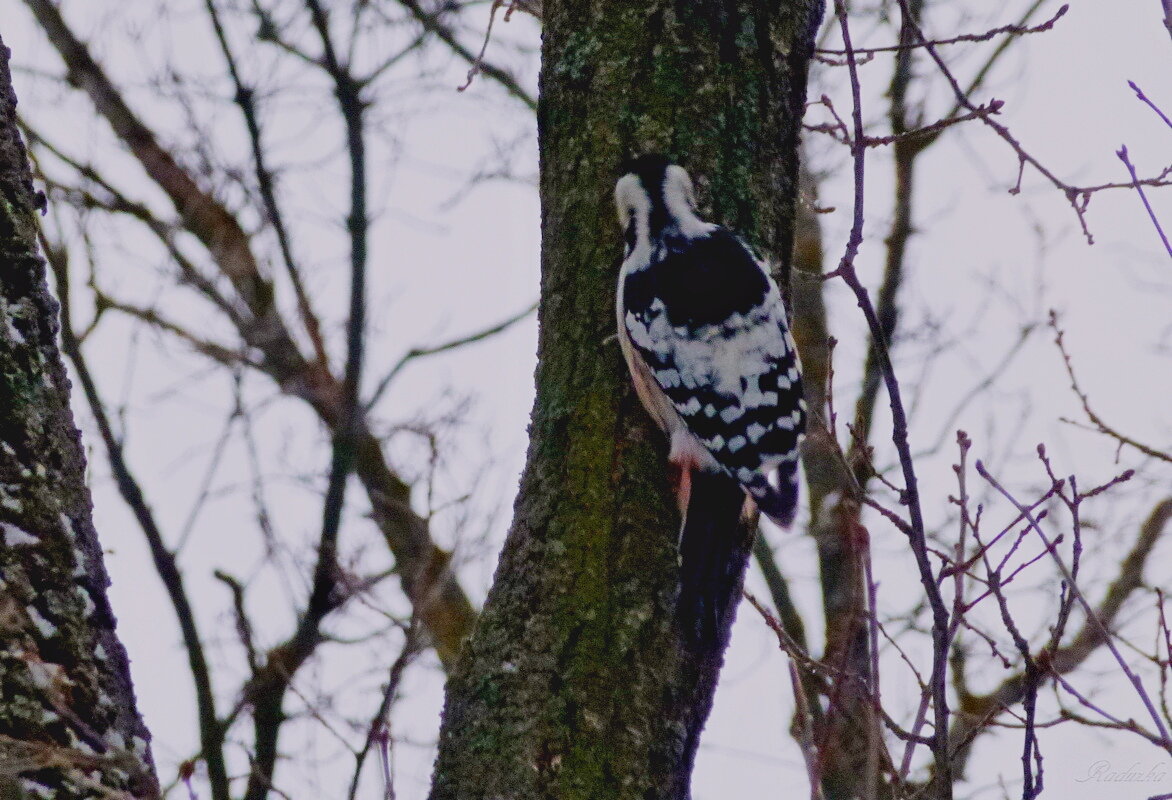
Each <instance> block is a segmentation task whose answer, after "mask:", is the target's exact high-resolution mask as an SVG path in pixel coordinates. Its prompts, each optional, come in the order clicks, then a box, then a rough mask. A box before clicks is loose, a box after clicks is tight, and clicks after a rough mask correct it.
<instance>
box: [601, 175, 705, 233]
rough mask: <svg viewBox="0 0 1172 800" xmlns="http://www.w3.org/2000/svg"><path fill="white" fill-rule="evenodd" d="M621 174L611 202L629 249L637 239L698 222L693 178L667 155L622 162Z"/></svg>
mask: <svg viewBox="0 0 1172 800" xmlns="http://www.w3.org/2000/svg"><path fill="white" fill-rule="evenodd" d="M622 173H623V174H622V177H620V178H619V180H618V183H616V184H615V187H614V200H615V206H616V208H617V209H618V214H619V225H621V226H622V227H623V230H624V232H625V234H626V239H627V245H628V249H630V248H632V247H634V243H635V242H636V241H638V240H639V239H640V238H643V237H647V238H651V237H655V236H659V235H660V234H662V233H663V231H664V230H665V229H668V228H671V227H675V228H681V227H684V226H685V224H686V223H687V222H689V221H692V220H696V221H698V220H697V218H696V198H695V192H694V191H693V189H692V179H691V178H690V177H689V176H688V173H687V171H686V170H685V169H684V168H683V167H681V166H680V165H679V164H673V163H672V162H671V160H669V159H668V158H667V157H666V156H662V155H657V154H648V155H643V156H639V157H638V158H633V159H631V160H629V161H627V162H625V163H624V164H623V167H622Z"/></svg>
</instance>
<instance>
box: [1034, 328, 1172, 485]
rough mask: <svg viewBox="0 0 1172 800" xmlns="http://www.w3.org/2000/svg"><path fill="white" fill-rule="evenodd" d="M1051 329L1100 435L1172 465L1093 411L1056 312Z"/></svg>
mask: <svg viewBox="0 0 1172 800" xmlns="http://www.w3.org/2000/svg"><path fill="white" fill-rule="evenodd" d="M1050 328H1051V329H1052V330H1053V331H1054V344H1056V345H1057V346H1058V352H1060V353H1061V354H1062V362H1063V364H1065V365H1066V374H1067V375H1068V376H1069V377H1070V388H1071V389H1072V390H1073V391H1074V393H1075V395H1076V396H1077V397H1078V399H1079V401H1080V402H1081V403H1082V410H1083V413H1085V414H1086V415H1087V419H1089V420H1090V421H1091V423H1092V424H1093V425H1094V426H1095V427H1096V428H1097V429H1098V430H1099V432H1100V433H1104V434H1106V435H1107V436H1110V437H1111V438H1112V439H1114V440H1115V441H1117V442H1119V443H1120V444H1125V445H1127V446H1129V447H1133V448H1135V449H1136V450H1138V451H1140V452H1141V453H1143V454H1144V455H1146V456H1151V457H1152V458H1158V459H1160V460H1161V461H1165V462H1168V463H1172V455H1169V454H1168V453H1165V452H1162V451H1160V450H1156V449H1154V448H1151V447H1148V446H1147V445H1146V444H1144V443H1143V442H1140V441H1137V440H1135V439H1132V438H1131V437H1130V436H1125V435H1124V434H1122V433H1120V432H1119V431H1117V430H1115V429H1114V428H1112V427H1111V426H1110V425H1108V424H1107V423H1106V422H1104V421H1103V418H1102V417H1100V416H1099V415H1098V414H1096V413H1095V412H1094V411H1093V410H1092V409H1091V403H1090V399H1089V398H1088V397H1087V394H1086V392H1084V391H1083V390H1082V387H1080V386H1079V383H1078V378H1077V377H1075V374H1074V364H1073V362H1072V361H1071V359H1070V354H1069V353H1068V352H1066V344H1065V342H1063V338H1064V334H1063V332H1062V329H1061V328H1059V327H1058V314H1057V312H1055V311H1051V312H1050Z"/></svg>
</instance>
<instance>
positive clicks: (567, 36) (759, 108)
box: [432, 0, 821, 800]
mask: <svg viewBox="0 0 1172 800" xmlns="http://www.w3.org/2000/svg"><path fill="white" fill-rule="evenodd" d="M820 16H821V2H819V0H786V2H766V1H765V0H760V1H759V2H758V1H747V0H740V1H739V2H736V1H732V0H703V1H702V2H692V3H680V2H674V0H653V1H652V2H639V3H632V2H629V0H628V1H626V2H624V1H622V0H563V1H562V2H557V1H556V0H551V2H547V3H546V4H545V6H544V25H545V28H544V36H543V46H542V59H543V60H542V74H541V98H540V102H539V108H538V125H539V133H540V152H541V200H542V285H541V309H540V313H539V324H540V340H539V347H538V368H537V376H536V381H537V398H536V401H535V405H534V410H533V418H532V424H531V426H530V447H529V454H528V461H527V466H526V469H525V473H524V475H523V477H522V481H521V486H520V490H519V495H518V498H517V502H516V507H515V517H514V522H513V527H512V530H511V531H510V533H509V536H508V539H507V541H506V544H505V547H504V551H503V552H502V554H501V560H500V564H499V566H498V569H497V573H496V577H495V580H494V584H493V588H492V590H491V592H490V593H489V597H488V600H487V602H486V605H485V608H484V611H483V613H482V616H481V619H480V621H479V623H478V625H477V628H476V631H475V633H474V635H473V636H472V638H471V639H470V641H469V642H468V644H467V645H466V647H465V651H464V654H463V656H462V658H461V661H460V663H459V665H458V667H457V669H456V670H455V671H454V673H453V674H452V677H451V679H450V680H449V685H448V694H447V702H446V706H445V712H444V720H443V728H442V731H441V737H440V753H439V758H438V760H437V763H436V770H435V779H434V785H433V791H432V798H433V799H434V800H448V799H449V798H451V799H453V800H454V799H455V798H459V799H460V800H472V799H474V798H505V797H507V798H538V797H556V798H559V799H563V798H564V799H569V798H595V799H596V798H612V797H613V798H645V799H647V800H656V799H657V798H664V799H665V800H666V798H673V799H676V798H685V797H688V796H689V792H690V790H689V780H690V772H691V766H692V759H693V757H694V755H695V750H696V746H697V742H698V738H699V732H700V730H701V728H702V727H703V723H704V720H705V719H706V717H707V713H708V710H709V708H710V705H711V699H712V692H713V690H714V688H715V683H716V676H717V674H718V672H719V667H720V661H721V655H720V654H712V655H708V656H703V657H701V656H696V655H695V654H689V653H688V652H686V649H685V648H681V647H680V643H679V639H678V635H677V633H676V629H675V628H674V627H673V623H672V618H673V614H674V608H673V604H674V602H675V591H676V586H675V582H676V558H677V552H676V531H677V527H678V524H679V520H678V516H677V514H676V512H675V510H674V508H673V506H672V503H671V501H670V499H669V496H668V491H667V486H666V480H665V478H664V474H665V470H664V461H665V455H666V454H665V447H664V442H663V437H662V435H661V434H660V433H659V432H658V431H656V430H655V429H654V428H653V426H652V425H651V423H650V422H649V420H648V419H647V418H646V415H645V414H644V412H643V411H642V409H641V408H640V407H639V405H638V401H637V400H636V399H635V397H634V395H633V392H632V391H631V390H630V389H629V387H628V383H627V378H626V373H625V367H624V366H623V364H622V358H621V356H620V353H619V349H618V345H617V342H616V341H615V337H614V335H613V334H614V310H613V304H614V284H615V277H616V275H617V266H618V260H619V259H618V256H619V254H620V251H621V244H620V242H621V239H620V231H619V230H618V226H617V224H615V223H614V222H612V220H613V216H614V212H613V210H612V204H611V203H612V201H611V199H610V194H611V189H612V187H613V185H614V180H615V178H616V177H617V174H616V170H617V166H618V164H619V163H620V162H621V160H622V159H623V158H625V157H629V156H631V155H635V154H638V153H640V152H648V151H660V152H664V153H667V154H668V155H671V156H673V157H675V158H676V159H677V160H679V161H680V162H681V163H683V164H684V165H685V166H686V167H688V168H689V169H690V171H691V172H692V173H693V175H694V176H695V177H696V178H697V179H698V189H699V193H700V196H701V204H702V206H704V208H705V211H706V212H707V213H708V216H710V217H711V218H713V219H715V220H717V221H720V222H723V223H726V224H728V225H730V226H732V227H734V228H735V229H737V230H738V231H741V232H743V233H744V234H745V235H746V236H747V237H748V238H749V239H750V240H751V241H752V242H753V243H754V244H755V245H756V246H758V247H759V248H760V249H762V250H764V251H765V252H768V253H772V254H775V255H783V256H784V255H787V254H788V253H789V252H790V250H791V249H792V223H793V215H794V209H795V205H796V200H797V188H796V187H797V162H798V154H797V144H798V136H799V131H800V124H801V117H802V112H803V110H804V104H805V83H806V68H807V64H808V60H809V57H810V55H811V53H812V49H813V35H814V30H815V28H816V25H817V23H818V20H819V19H820ZM787 266H788V259H782V260H781V262H780V264H779V267H780V269H779V273H780V275H781V276H782V278H783V280H784V279H785V277H786V275H787ZM745 547H746V550H747V547H748V542H747V541H746V542H745Z"/></svg>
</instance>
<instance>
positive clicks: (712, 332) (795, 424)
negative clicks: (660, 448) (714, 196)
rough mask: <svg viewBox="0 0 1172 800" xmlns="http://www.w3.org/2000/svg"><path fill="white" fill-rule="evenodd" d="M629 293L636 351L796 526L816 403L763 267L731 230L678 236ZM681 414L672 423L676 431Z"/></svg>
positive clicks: (723, 455)
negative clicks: (810, 414) (804, 444)
mask: <svg viewBox="0 0 1172 800" xmlns="http://www.w3.org/2000/svg"><path fill="white" fill-rule="evenodd" d="M621 296H622V309H621V314H622V320H621V323H622V325H623V328H624V329H625V333H626V335H627V338H628V339H629V342H630V350H631V351H632V355H633V356H634V357H635V358H638V359H639V360H640V361H641V362H642V364H641V365H638V366H642V367H645V370H644V372H645V374H646V375H649V376H650V377H651V378H653V379H654V383H655V387H652V388H653V389H654V388H658V390H659V391H661V392H662V394H663V396H664V397H665V398H666V401H667V402H670V407H671V409H672V410H673V411H674V412H675V414H677V415H678V420H679V423H682V426H683V428H684V429H686V432H687V433H689V434H691V435H692V436H693V437H695V439H696V440H697V441H698V442H699V444H700V445H701V446H702V447H703V449H704V451H705V452H706V453H707V454H709V455H710V456H711V458H712V461H713V462H714V463H715V465H716V466H717V467H718V468H719V469H720V470H722V471H724V472H726V473H727V474H729V475H731V476H732V477H734V478H735V479H736V480H737V482H738V483H740V484H741V485H742V486H743V487H744V488H745V490H746V491H747V492H749V494H750V495H752V496H753V498H754V499H755V500H756V501H757V504H758V506H759V507H760V508H761V510H762V511H763V512H765V513H766V514H768V515H769V516H770V517H771V518H773V519H774V520H775V521H776V522H778V523H779V524H782V525H789V524H790V523H791V522H792V520H793V516H794V511H795V507H796V503H797V478H796V467H797V457H798V455H797V454H798V441H799V438H800V436H801V433H802V431H803V430H804V424H805V400H804V398H803V393H802V382H801V371H800V367H799V364H798V359H797V354H796V351H795V349H794V345H793V341H792V338H791V337H790V334H789V329H788V326H787V324H786V315H785V309H784V306H783V305H782V302H781V297H780V295H779V293H778V290H777V287H776V285H775V284H774V283H773V281H772V280H771V279H770V278H769V277H768V275H767V273H766V272H765V270H764V269H763V268H762V266H761V264H760V263H758V262H757V260H756V259H755V258H754V257H753V255H752V253H751V252H750V251H749V249H748V248H747V247H746V246H745V245H744V244H743V243H742V242H741V241H740V240H739V239H737V238H736V237H735V236H734V235H733V234H732V233H730V232H729V231H727V230H725V229H723V228H719V227H716V226H709V230H708V232H707V233H706V234H705V235H702V236H691V237H684V236H671V235H667V236H664V237H663V238H662V239H661V240H660V241H659V242H658V243H657V245H656V252H653V253H651V254H650V257H649V258H648V259H647V265H646V266H644V267H643V268H641V269H633V270H627V271H626V274H625V276H624V278H623V285H622V287H621ZM644 402H645V403H646V402H647V400H646V399H644ZM660 404H661V405H666V403H663V402H662V401H661V403H660ZM660 415H661V416H666V415H665V414H663V412H661V414H660ZM672 423H673V421H672V420H668V421H667V422H666V424H665V422H664V421H661V422H660V424H661V425H663V426H664V427H665V428H666V429H668V432H669V434H676V433H677V431H673V430H671V429H672V428H673V427H675V426H674V425H673V424H672ZM673 446H674V442H673ZM709 466H711V465H709ZM775 470H776V471H777V473H778V479H779V481H778V484H777V485H776V486H775V485H774V484H773V483H771V481H770V475H771V474H772V473H773V472H774V471H775Z"/></svg>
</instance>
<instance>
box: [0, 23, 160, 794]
mask: <svg viewBox="0 0 1172 800" xmlns="http://www.w3.org/2000/svg"><path fill="white" fill-rule="evenodd" d="M8 55H9V52H8V50H7V49H6V48H5V47H4V46H3V43H0V647H2V649H0V797H4V798H10V797H11V798H23V797H31V796H47V794H48V795H51V796H52V797H54V798H59V800H69V799H70V798H82V797H85V798H90V797H96V796H108V797H114V796H120V795H118V794H117V792H119V791H125V792H129V794H130V795H131V796H133V797H136V798H148V797H157V796H158V793H159V789H158V781H157V779H156V778H155V774H154V765H153V763H152V761H151V753H150V748H149V745H148V740H149V734H148V733H147V730H146V727H145V726H144V725H143V722H142V719H141V718H140V717H139V715H138V712H137V710H136V708H135V702H134V693H133V690H132V688H131V684H130V671H129V667H128V664H127V660H126V653H125V651H124V650H123V649H122V645H121V644H120V643H119V641H118V639H117V637H116V636H115V633H114V616H113V614H112V613H111V611H110V606H109V603H108V602H107V599H106V586H107V585H108V584H109V579H108V578H107V576H106V570H105V567H104V566H103V563H102V551H101V548H100V546H99V544H98V540H97V535H96V532H95V531H94V528H93V524H92V521H91V513H90V512H91V506H90V494H89V489H88V488H87V487H86V485H85V480H84V473H85V458H84V455H83V453H82V449H81V441H80V437H79V435H78V432H77V429H76V428H75V427H74V424H73V417H72V415H71V413H70V411H69V381H68V380H67V379H66V377H65V370H64V368H63V366H62V363H61V355H60V352H59V350H58V348H57V342H56V336H57V305H56V303H55V302H54V301H53V299H52V298H51V297H50V295H49V292H48V289H47V287H46V283H45V268H44V262H43V261H42V260H41V258H40V256H39V255H38V251H37V235H36V231H37V222H36V217H35V214H36V206H37V205H38V202H43V196H42V197H40V198H39V199H38V197H37V195H36V194H35V193H34V191H33V184H32V176H31V174H30V173H29V168H28V162H27V158H26V156H25V150H24V146H23V144H22V143H21V140H20V136H19V134H18V133H17V128H16V96H15V94H14V93H13V91H12V82H11V75H10V74H9V70H8Z"/></svg>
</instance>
